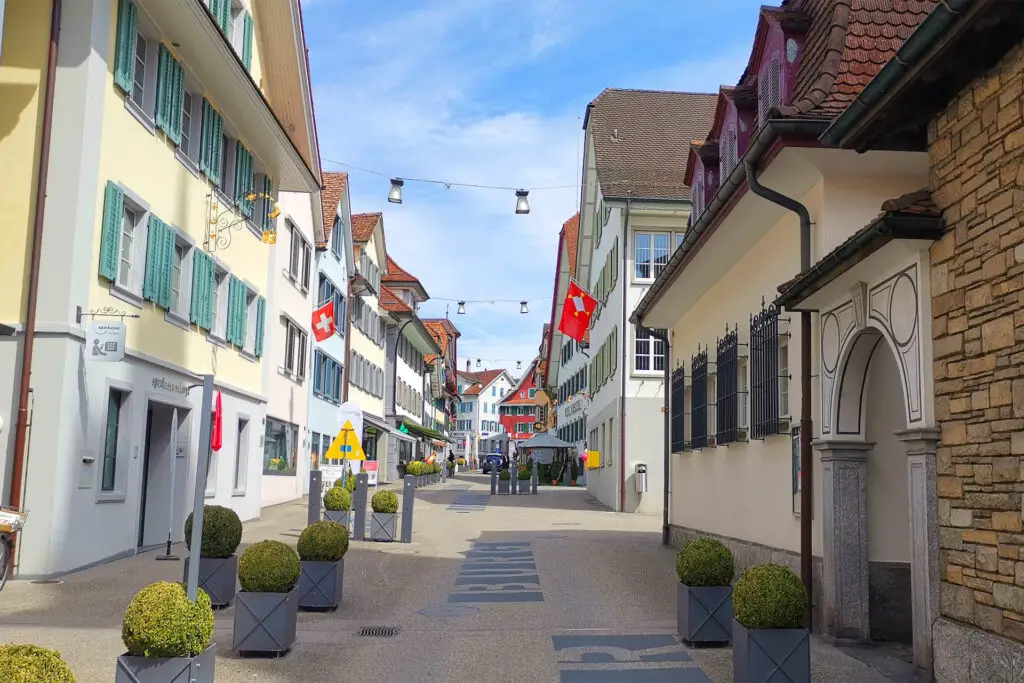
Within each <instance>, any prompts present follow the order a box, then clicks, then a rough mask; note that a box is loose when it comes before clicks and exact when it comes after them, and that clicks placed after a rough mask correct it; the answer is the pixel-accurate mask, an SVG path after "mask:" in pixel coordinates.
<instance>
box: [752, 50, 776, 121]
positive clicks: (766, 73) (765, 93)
mask: <svg viewBox="0 0 1024 683" xmlns="http://www.w3.org/2000/svg"><path fill="white" fill-rule="evenodd" d="M781 105H782V55H781V54H780V53H779V52H774V53H772V56H771V58H769V59H766V60H765V61H764V64H763V65H762V66H761V73H759V74H758V76H757V118H758V121H759V122H760V123H761V124H762V125H763V124H764V122H765V121H767V120H768V112H770V111H771V109H772V108H773V107H778V106H781Z"/></svg>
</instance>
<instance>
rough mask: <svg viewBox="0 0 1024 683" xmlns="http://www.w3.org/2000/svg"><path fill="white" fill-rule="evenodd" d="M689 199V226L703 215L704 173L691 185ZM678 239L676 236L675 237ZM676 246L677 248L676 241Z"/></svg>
mask: <svg viewBox="0 0 1024 683" xmlns="http://www.w3.org/2000/svg"><path fill="white" fill-rule="evenodd" d="M690 199H691V201H692V208H691V210H690V217H691V220H690V225H693V224H694V223H696V222H697V219H699V218H700V215H701V214H702V213H704V172H703V171H701V173H700V175H698V176H697V178H696V179H695V181H694V183H693V187H692V188H691V189H690ZM677 237H678V235H677ZM676 246H679V244H678V241H677V244H676Z"/></svg>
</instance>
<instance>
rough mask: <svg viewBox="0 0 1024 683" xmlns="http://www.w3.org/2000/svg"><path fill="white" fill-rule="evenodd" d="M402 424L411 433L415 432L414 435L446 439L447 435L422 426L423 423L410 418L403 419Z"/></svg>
mask: <svg viewBox="0 0 1024 683" xmlns="http://www.w3.org/2000/svg"><path fill="white" fill-rule="evenodd" d="M402 424H404V425H405V428H406V429H408V430H409V431H410V432H412V433H413V434H415V435H416V436H422V437H425V438H427V439H436V440H437V441H444V442H447V441H448V437H447V436H445V435H444V434H442V433H441V432H439V431H437V430H436V429H430V428H429V427H424V426H423V425H420V424H416V423H415V422H413V421H412V420H408V419H403V420H402Z"/></svg>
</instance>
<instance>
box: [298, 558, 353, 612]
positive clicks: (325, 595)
mask: <svg viewBox="0 0 1024 683" xmlns="http://www.w3.org/2000/svg"><path fill="white" fill-rule="evenodd" d="M299 564H300V566H301V567H302V570H301V572H300V573H299V585H298V586H297V587H296V588H295V590H296V591H297V592H298V594H299V609H313V610H332V609H337V607H338V603H339V602H341V588H342V582H343V581H344V579H345V558H341V560H339V561H338V562H314V561H311V560H302V561H301V562H300V563H299Z"/></svg>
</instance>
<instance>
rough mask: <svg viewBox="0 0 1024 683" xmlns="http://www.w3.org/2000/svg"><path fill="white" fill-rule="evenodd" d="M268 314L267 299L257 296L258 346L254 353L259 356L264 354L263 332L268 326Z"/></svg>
mask: <svg viewBox="0 0 1024 683" xmlns="http://www.w3.org/2000/svg"><path fill="white" fill-rule="evenodd" d="M266 316H267V300H266V299H265V298H263V297H262V296H261V297H257V298H256V348H255V350H254V353H255V354H256V356H257V357H259V356H262V355H263V332H264V327H265V326H266Z"/></svg>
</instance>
